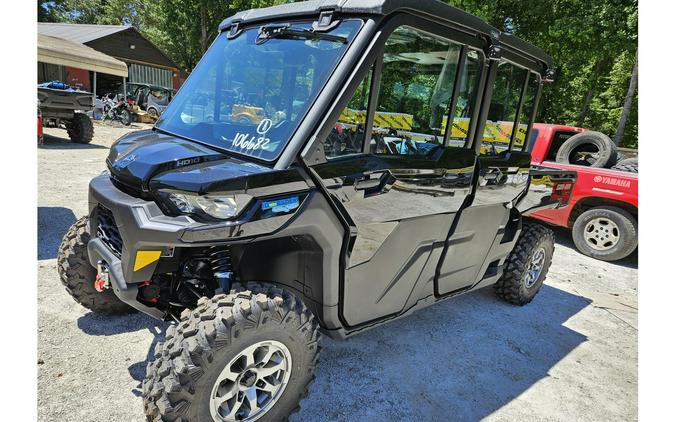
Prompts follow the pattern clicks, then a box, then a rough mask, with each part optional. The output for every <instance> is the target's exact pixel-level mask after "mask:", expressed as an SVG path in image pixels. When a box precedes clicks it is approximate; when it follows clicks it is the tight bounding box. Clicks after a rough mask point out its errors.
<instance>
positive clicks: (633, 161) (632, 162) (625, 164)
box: [612, 158, 638, 173]
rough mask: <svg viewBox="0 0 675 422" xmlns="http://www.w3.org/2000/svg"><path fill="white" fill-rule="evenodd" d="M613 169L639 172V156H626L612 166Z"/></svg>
mask: <svg viewBox="0 0 675 422" xmlns="http://www.w3.org/2000/svg"><path fill="white" fill-rule="evenodd" d="M612 170H619V171H627V172H629V173H637V172H638V159H637V158H626V159H625V160H621V161H619V162H618V163H616V164H615V165H613V166H612Z"/></svg>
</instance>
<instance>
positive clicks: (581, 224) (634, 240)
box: [572, 206, 638, 261]
mask: <svg viewBox="0 0 675 422" xmlns="http://www.w3.org/2000/svg"><path fill="white" fill-rule="evenodd" d="M572 239H573V240H574V245H575V246H576V247H577V249H578V250H579V252H581V253H583V254H584V255H587V256H590V257H592V258H595V259H599V260H602V261H616V260H618V259H621V258H625V257H627V256H628V255H630V254H631V253H633V251H634V250H635V248H637V244H638V225H637V220H636V219H635V217H633V215H632V214H630V213H629V212H628V211H626V210H624V209H621V208H618V207H611V206H603V207H595V208H591V209H589V210H586V211H585V212H583V213H582V214H581V215H579V217H577V219H576V220H575V221H574V225H573V226H572Z"/></svg>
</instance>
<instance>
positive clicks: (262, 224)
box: [58, 0, 576, 422]
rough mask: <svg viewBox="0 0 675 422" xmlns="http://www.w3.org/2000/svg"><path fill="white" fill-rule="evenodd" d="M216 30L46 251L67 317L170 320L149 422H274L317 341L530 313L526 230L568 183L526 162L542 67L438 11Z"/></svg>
mask: <svg viewBox="0 0 675 422" xmlns="http://www.w3.org/2000/svg"><path fill="white" fill-rule="evenodd" d="M219 29H220V33H219V35H218V36H217V37H216V39H215V40H214V41H213V44H212V46H211V47H210V48H209V50H208V51H207V52H206V54H205V55H204V57H203V58H202V59H201V60H200V62H199V64H198V65H197V66H196V68H195V69H194V70H193V72H192V73H191V74H190V76H189V78H188V79H187V81H186V82H185V84H184V85H183V87H182V88H181V90H180V91H179V92H178V93H177V95H176V97H175V98H174V100H173V101H172V102H171V104H170V105H169V107H168V108H167V109H166V111H165V112H164V113H163V114H162V117H161V119H159V121H158V122H157V124H156V125H155V127H154V128H153V129H152V130H145V131H138V132H133V133H129V134H127V135H125V136H124V137H122V138H120V139H119V140H117V141H116V142H115V143H114V144H113V145H112V146H111V148H110V153H109V155H108V158H107V160H106V163H107V166H108V172H106V173H104V174H102V175H100V176H98V177H96V178H94V179H93V180H92V181H91V183H90V185H89V215H88V216H85V217H82V218H81V219H80V220H79V221H77V222H76V223H75V224H74V225H73V226H72V227H71V228H70V230H69V231H68V233H67V234H66V236H65V237H64V239H63V242H62V243H61V247H60V248H59V253H58V270H59V274H60V277H61V281H62V283H63V284H64V285H65V286H66V289H67V290H68V292H69V293H70V294H71V295H72V296H73V298H74V299H75V300H76V301H78V302H79V303H81V304H82V305H83V306H85V307H87V308H89V309H91V310H93V311H94V312H99V313H106V314H114V313H125V312H133V311H141V312H144V313H146V314H148V315H151V316H153V317H155V318H159V319H162V320H168V321H174V322H175V325H171V326H170V327H169V329H168V330H167V332H166V340H165V341H163V342H160V343H158V345H157V347H156V348H155V350H154V353H153V357H152V358H151V361H150V363H149V364H148V366H147V374H146V379H145V380H144V382H143V400H144V410H145V413H146V417H147V419H148V420H152V421H159V420H167V421H183V422H186V421H191V422H198V421H237V420H244V421H254V420H260V421H282V420H286V419H287V417H288V415H289V414H291V413H293V412H295V411H296V410H297V409H298V408H299V404H300V401H301V400H302V399H303V397H305V395H306V394H307V392H308V386H309V384H310V383H311V381H312V380H313V378H314V368H315V367H316V365H317V363H318V358H319V352H320V345H319V340H320V333H323V334H326V335H328V336H330V337H332V338H335V339H345V338H347V337H350V336H352V335H356V334H359V333H363V332H365V331H366V330H368V329H370V328H373V327H376V326H378V325H381V324H384V323H386V322H389V321H393V320H395V319H397V318H401V317H404V316H407V315H409V314H411V313H412V312H415V311H417V310H419V309H422V308H424V307H426V306H429V305H432V304H434V303H437V302H440V301H443V300H446V299H448V298H451V297H454V296H457V295H459V294H462V293H466V292H470V291H474V290H476V289H480V288H483V287H486V286H494V290H495V292H496V294H497V295H498V296H499V297H500V298H502V299H503V300H505V301H507V302H509V303H512V304H515V305H519V306H522V305H525V304H527V303H529V302H530V301H532V300H533V299H534V298H535V296H536V295H537V293H538V292H539V290H540V288H541V286H542V284H543V282H544V279H545V278H546V274H547V271H548V268H549V266H550V264H551V259H552V257H553V251H554V239H553V232H552V231H551V230H550V229H548V228H546V227H545V226H543V225H541V224H537V223H536V222H534V221H533V220H532V219H531V218H529V215H530V214H531V213H532V212H534V211H536V210H541V209H546V208H559V207H564V206H565V205H566V204H567V199H568V197H566V195H565V192H566V191H569V190H570V189H572V188H573V186H574V183H575V180H576V174H575V172H574V171H570V170H561V169H555V168H549V167H545V166H540V165H533V164H532V162H531V156H530V153H529V151H528V150H527V146H528V145H527V139H529V138H528V136H527V134H528V133H529V131H530V128H531V123H532V122H533V121H534V116H535V114H536V109H537V102H538V100H539V98H540V94H541V91H542V89H543V84H544V82H545V81H547V80H550V78H551V77H552V72H551V69H552V68H553V63H552V59H551V58H550V57H549V56H548V55H547V54H546V53H544V52H543V51H541V50H540V49H538V48H536V47H534V46H532V45H530V44H528V43H526V42H524V41H521V40H519V39H517V38H515V37H513V36H512V35H509V34H505V33H501V32H500V31H499V30H497V29H496V28H494V27H492V26H490V25H488V24H486V23H484V22H482V21H481V20H479V19H478V18H476V17H475V16H472V15H470V14H467V13H465V12H463V11H461V10H459V9H456V8H454V7H452V6H449V5H447V4H445V3H442V2H440V1H415V0H346V1H345V0H320V1H306V2H297V3H287V4H283V5H280V6H274V7H270V8H265V9H257V10H251V11H246V12H241V13H237V14H236V15H234V16H232V17H230V18H227V19H226V20H225V21H223V22H222V23H221V25H220V27H219ZM242 99H243V101H242ZM488 120H489V121H490V122H488ZM455 128H456V129H455ZM496 132H499V133H496ZM495 141H502V145H501V146H500V147H499V148H497V147H495V146H494V145H493V144H494V142H495ZM523 315H524V316H525V315H526V314H523ZM476 329H480V327H476ZM353 416H354V417H353V418H354V419H357V420H358V419H363V418H364V415H353Z"/></svg>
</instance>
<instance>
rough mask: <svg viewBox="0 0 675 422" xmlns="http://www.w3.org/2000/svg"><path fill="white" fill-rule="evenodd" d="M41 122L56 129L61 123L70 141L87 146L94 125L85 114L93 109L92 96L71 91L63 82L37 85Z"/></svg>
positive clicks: (82, 92)
mask: <svg viewBox="0 0 675 422" xmlns="http://www.w3.org/2000/svg"><path fill="white" fill-rule="evenodd" d="M37 97H38V103H39V104H40V112H41V114H42V121H43V122H45V121H51V122H53V123H54V125H56V126H57V127H58V126H60V125H61V123H63V124H64V125H65V127H66V131H67V132H68V137H69V138H70V140H71V141H73V142H76V143H78V144H88V143H89V142H91V140H92V138H93V137H94V123H93V122H92V121H91V118H90V117H89V116H87V115H86V114H85V113H86V112H87V111H90V110H93V109H94V94H92V93H91V92H87V91H81V90H78V89H73V88H71V87H70V86H68V85H66V84H64V83H63V82H49V83H44V84H40V85H38V92H37Z"/></svg>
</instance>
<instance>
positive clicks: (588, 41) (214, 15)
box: [38, 0, 638, 147]
mask: <svg viewBox="0 0 675 422" xmlns="http://www.w3.org/2000/svg"><path fill="white" fill-rule="evenodd" d="M446 1H448V3H450V4H452V5H454V6H457V7H459V8H461V9H464V10H466V11H467V12H469V13H472V14H474V15H476V16H478V17H480V18H482V19H484V20H486V21H487V22H489V23H490V24H491V25H493V26H495V27H496V28H498V29H502V30H506V31H508V32H510V33H513V34H514V35H516V36H518V37H520V38H522V39H524V40H526V41H529V42H531V43H533V44H534V45H537V46H538V47H540V48H541V49H543V50H544V51H546V52H548V53H549V54H550V55H551V56H552V57H553V58H554V60H555V63H556V69H557V77H556V81H555V82H554V83H553V84H551V85H549V86H547V87H546V88H545V90H544V94H543V96H542V100H541V103H540V108H539V113H538V116H539V117H538V121H541V122H549V123H563V124H571V125H579V126H584V127H587V128H590V129H594V130H599V131H602V132H604V133H606V134H607V135H610V136H614V133H615V131H616V128H617V124H618V122H619V119H620V115H621V112H622V108H623V104H624V101H625V97H626V92H627V90H628V85H629V83H630V79H631V72H632V70H633V65H634V64H635V60H636V54H635V53H636V50H637V13H638V12H637V0H548V1H522V0H491V1H484V0H446ZM285 2H286V1H285V0H229V1H222V0H154V1H151V2H147V1H144V0H54V1H49V2H44V1H38V21H41V22H74V23H98V24H117V25H119V24H126V25H133V26H135V27H136V28H137V29H138V30H139V31H140V32H141V33H143V34H144V35H145V36H146V37H147V38H148V39H150V40H151V41H152V42H154V43H155V44H156V45H157V46H159V47H160V48H162V49H163V50H164V51H165V52H166V53H167V54H168V55H169V56H170V57H171V58H173V59H174V61H175V62H176V63H178V65H179V66H180V67H181V68H183V69H184V70H186V71H188V72H189V71H190V70H192V69H193V68H194V66H195V65H196V64H197V62H198V61H199V58H200V57H201V56H202V54H203V53H204V51H205V50H206V48H207V47H208V46H209V45H210V43H211V42H212V41H213V39H214V38H215V36H216V34H217V30H218V24H219V23H220V22H221V21H222V20H223V19H225V18H226V17H228V16H231V15H233V14H234V13H236V12H237V11H239V10H245V9H249V8H255V7H265V6H270V5H273V4H278V3H285ZM622 145H623V146H632V147H637V94H636V95H635V96H634V98H633V102H632V107H631V109H630V113H629V115H628V118H627V124H626V131H625V134H624V136H623V142H622Z"/></svg>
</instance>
